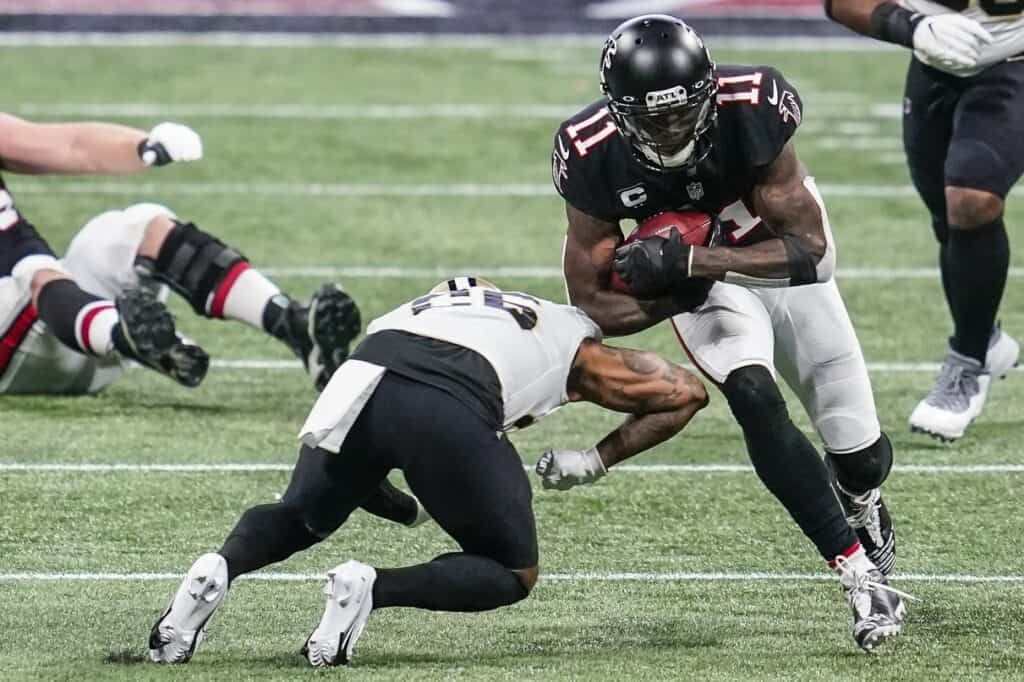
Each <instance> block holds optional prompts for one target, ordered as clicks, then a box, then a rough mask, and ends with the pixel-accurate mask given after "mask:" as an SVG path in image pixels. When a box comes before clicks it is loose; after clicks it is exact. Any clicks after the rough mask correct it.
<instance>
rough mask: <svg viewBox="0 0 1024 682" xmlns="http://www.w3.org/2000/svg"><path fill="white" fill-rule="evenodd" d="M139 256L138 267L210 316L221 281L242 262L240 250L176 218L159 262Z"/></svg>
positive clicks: (196, 308) (161, 249)
mask: <svg viewBox="0 0 1024 682" xmlns="http://www.w3.org/2000/svg"><path fill="white" fill-rule="evenodd" d="M148 260H149V259H141V258H140V259H139V262H138V263H137V267H140V268H141V269H151V271H152V275H153V277H154V278H156V279H157V280H158V281H160V282H163V283H164V284H166V285H167V286H169V287H170V288H171V289H173V290H174V291H175V292H177V293H178V294H179V295H181V296H183V297H185V299H187V300H188V302H189V303H191V304H192V309H193V310H195V311H196V313H198V314H199V315H203V316H206V317H210V310H209V301H210V299H211V295H212V294H213V292H214V291H215V290H216V289H217V287H218V286H219V285H220V283H221V282H223V281H224V279H225V278H226V277H227V275H228V273H230V272H231V271H232V269H234V268H235V267H237V266H238V265H239V264H242V263H246V262H247V261H246V258H245V256H243V255H242V254H241V253H239V252H238V251H236V250H235V249H233V248H231V247H230V246H227V245H226V244H224V242H222V241H220V240H219V239H217V238H216V237H213V236H212V235H209V234H207V233H206V232H203V231H202V230H200V229H199V228H197V227H196V226H195V225H193V224H192V223H180V222H177V221H175V226H174V229H172V230H171V231H170V232H169V233H168V234H167V238H166V240H165V241H164V243H163V246H161V247H160V253H159V254H158V255H157V258H156V261H155V262H154V261H150V262H149V263H146V262H144V261H148Z"/></svg>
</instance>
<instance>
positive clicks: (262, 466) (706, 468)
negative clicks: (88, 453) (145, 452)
mask: <svg viewBox="0 0 1024 682" xmlns="http://www.w3.org/2000/svg"><path fill="white" fill-rule="evenodd" d="M292 466H293V465H292V464H275V463H260V462H252V463H245V462H242V463H234V464H202V463H197V464H171V463H158V462H145V463H138V464H136V463H125V462H117V463H110V464H93V463H61V462H0V472H10V473H82V474H116V473H130V474H137V473H176V474H195V473H262V472H274V471H291V470H292ZM524 466H525V467H526V468H527V469H532V467H531V466H530V465H524ZM893 469H894V471H895V472H896V473H903V474H938V475H945V474H953V475H957V474H1020V473H1024V464H897V465H895V466H894V467H893ZM615 471H616V472H619V473H632V474H741V473H742V474H746V473H753V471H754V470H753V469H752V468H751V467H750V465H747V464H621V465H619V466H617V467H615Z"/></svg>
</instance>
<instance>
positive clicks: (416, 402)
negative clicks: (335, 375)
mask: <svg viewBox="0 0 1024 682" xmlns="http://www.w3.org/2000/svg"><path fill="white" fill-rule="evenodd" d="M388 376H389V377H393V375H388ZM381 389H384V390H383V393H382V396H390V398H389V400H390V402H391V403H392V404H393V405H395V406H398V407H400V408H402V410H403V413H404V414H406V415H408V421H406V422H404V423H403V428H402V429H400V430H397V433H395V437H394V438H393V443H394V445H393V446H389V447H393V448H394V450H395V454H394V459H395V461H396V462H398V464H399V466H400V468H402V470H403V472H404V474H405V478H406V480H407V481H408V483H409V486H410V488H411V489H412V491H413V492H414V493H415V494H416V496H417V497H418V498H419V500H420V502H421V503H422V504H423V506H424V507H425V508H426V510H427V511H428V512H429V513H430V515H431V516H432V517H433V518H434V519H435V520H436V521H437V523H438V525H440V526H441V528H443V529H444V530H445V531H446V532H447V533H448V534H449V535H451V536H452V537H453V538H454V539H455V541H456V542H458V543H459V546H460V548H461V550H462V551H460V552H453V553H447V554H443V555H441V556H438V557H435V558H434V559H433V560H431V561H428V562H426V563H421V564H417V565H413V566H405V567H401V568H374V567H370V566H367V565H366V564H362V563H360V562H357V561H349V562H346V563H344V564H341V565H339V566H337V567H336V568H335V569H334V570H333V571H331V573H330V574H329V578H328V583H327V588H326V590H325V591H326V592H327V594H328V600H327V608H326V609H325V611H324V615H323V618H322V619H321V621H320V624H319V625H318V626H317V628H316V629H315V630H314V632H313V633H312V634H311V635H310V638H309V640H308V641H307V647H306V652H307V657H308V659H309V661H310V663H312V664H313V665H316V666H322V665H337V664H342V663H347V662H349V660H351V656H352V649H353V646H354V645H355V642H356V640H357V639H358V637H359V635H360V634H361V632H362V629H363V627H364V626H365V624H366V622H367V620H368V618H369V616H370V613H371V611H372V610H376V609H381V608H389V607H412V608H420V609H428V610H435V611H459V612H475V611H484V610H488V609H495V608H498V607H501V606H506V605H508V604H512V603H514V602H517V601H519V600H521V599H524V598H525V597H526V596H527V595H528V594H529V593H530V590H531V589H532V588H533V585H534V583H535V581H536V579H537V573H538V567H537V537H536V528H535V524H534V518H533V510H532V508H531V495H532V494H531V490H530V484H529V481H528V480H527V478H526V474H525V472H524V470H523V465H522V461H521V459H520V458H519V455H518V454H517V453H516V451H515V449H514V448H513V447H512V445H511V444H510V443H509V442H508V441H507V440H506V439H505V438H504V437H502V438H496V437H495V433H494V430H493V429H492V428H488V426H487V425H486V424H485V423H484V422H483V421H482V420H480V419H479V418H478V417H477V416H476V415H475V414H474V413H473V412H472V411H470V410H469V409H468V408H466V407H465V406H464V405H463V403H461V402H460V401H458V400H457V399H455V398H454V397H452V396H449V395H448V394H446V393H444V392H441V391H438V390H437V389H434V388H431V387H425V386H423V385H422V384H417V383H415V382H411V381H408V380H404V379H401V378H394V377H393V378H392V380H391V381H390V382H388V384H387V385H385V383H383V382H382V384H381V388H379V389H378V390H379V391H380V390H381ZM398 407H396V408H395V409H398ZM381 416H384V417H386V416H387V415H386V414H382V415H381ZM385 425H386V422H384V423H382V424H381V427H382V428H383V427H384V426H385ZM393 430H394V429H393Z"/></svg>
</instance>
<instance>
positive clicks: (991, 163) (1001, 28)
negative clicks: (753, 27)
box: [825, 0, 1024, 441]
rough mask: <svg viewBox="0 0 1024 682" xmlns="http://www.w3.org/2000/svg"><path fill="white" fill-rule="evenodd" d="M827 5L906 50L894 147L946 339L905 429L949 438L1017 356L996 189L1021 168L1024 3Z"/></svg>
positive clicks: (854, 1)
mask: <svg viewBox="0 0 1024 682" xmlns="http://www.w3.org/2000/svg"><path fill="white" fill-rule="evenodd" d="M825 11H826V13H827V14H828V15H829V16H830V17H832V18H833V19H834V20H836V21H837V22H839V23H841V24H844V25H846V26H848V27H849V28H851V29H853V30H854V31H857V32H859V33H863V34H864V35H868V36H871V37H873V38H878V39H879V40H884V41H887V42H890V43H896V44H898V45H903V46H905V47H907V48H910V49H911V50H913V57H912V58H911V60H910V69H909V71H908V72H907V81H906V89H905V91H904V100H903V146H904V148H905V149H906V152H907V161H908V162H909V165H910V175H911V178H912V179H913V181H914V186H915V187H916V188H917V191H918V194H920V195H921V198H922V199H923V200H924V203H925V206H927V207H928V211H929V212H930V213H931V217H932V230H933V231H934V232H935V238H936V239H937V240H938V242H939V267H940V270H941V271H942V288H943V291H944V293H945V297H946V303H947V305H948V306H949V311H950V313H951V315H952V317H953V335H952V336H950V337H949V341H948V345H947V352H946V358H945V361H944V362H943V364H942V370H941V371H940V372H939V376H938V379H937V380H936V382H935V385H934V387H933V388H932V390H931V392H930V393H929V394H928V395H927V397H925V398H924V400H922V401H921V402H920V403H919V404H918V405H917V407H916V408H915V409H914V411H913V413H912V414H911V415H910V426H911V428H912V429H913V430H915V431H920V432H924V433H927V434H930V435H932V436H934V437H936V438H939V439H941V440H944V441H953V440H956V439H957V438H960V437H961V436H962V435H963V434H964V431H965V430H966V429H967V427H968V426H970V424H971V423H972V422H973V421H974V420H975V419H976V418H977V417H978V416H979V415H980V414H981V411H982V409H983V408H984V406H985V400H986V398H987V397H988V391H989V387H990V384H991V381H992V378H993V377H1003V376H1006V374H1007V372H1009V370H1010V368H1011V367H1013V366H1015V365H1016V364H1017V360H1018V357H1019V355H1020V345H1019V344H1018V343H1017V341H1016V340H1014V339H1013V338H1011V337H1010V336H1009V335H1008V334H1007V333H1006V332H1004V331H1003V330H1002V329H1000V328H999V326H998V324H997V322H996V319H997V316H998V312H999V303H1000V301H1001V300H1002V297H1003V289H1004V288H1005V287H1006V275H1007V272H1008V270H1009V266H1010V245H1009V239H1008V237H1007V233H1006V226H1005V224H1004V222H1003V212H1004V207H1005V201H1006V195H1007V194H1008V193H1009V191H1010V189H1011V188H1012V187H1013V186H1014V184H1016V182H1017V180H1019V179H1020V177H1021V174H1022V173H1024V17H1022V12H1024V1H1022V0H980V2H973V1H972V2H969V1H968V0H942V1H941V2H929V1H927V0H903V2H900V3H896V2H880V1H879V0H826V2H825Z"/></svg>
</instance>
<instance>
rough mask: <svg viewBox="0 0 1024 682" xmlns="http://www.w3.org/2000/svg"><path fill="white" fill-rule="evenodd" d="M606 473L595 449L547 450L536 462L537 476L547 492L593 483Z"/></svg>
mask: <svg viewBox="0 0 1024 682" xmlns="http://www.w3.org/2000/svg"><path fill="white" fill-rule="evenodd" d="M606 473H608V470H607V469H605V468H604V462H602V461H601V456H600V455H599V454H598V453H597V448H590V449H589V450H548V451H547V452H545V453H544V454H543V455H541V458H540V460H539V461H538V462H537V475H538V476H540V478H541V485H543V486H544V488H545V489H547V490H568V489H569V488H572V487H573V486H577V485H582V484H585V483H593V482H594V481H596V480H597V479H599V478H601V477H602V476H604V475H605V474H606Z"/></svg>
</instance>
